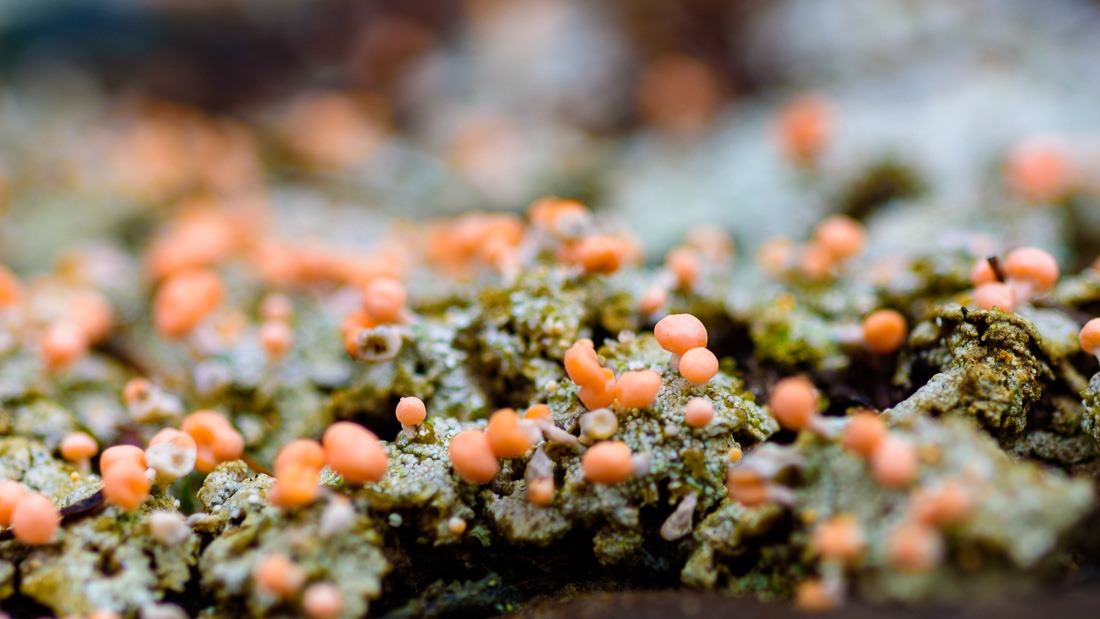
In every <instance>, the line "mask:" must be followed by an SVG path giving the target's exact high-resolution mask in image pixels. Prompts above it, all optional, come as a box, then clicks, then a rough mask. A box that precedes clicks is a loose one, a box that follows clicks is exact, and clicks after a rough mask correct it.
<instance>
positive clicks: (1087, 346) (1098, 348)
mask: <svg viewBox="0 0 1100 619" xmlns="http://www.w3.org/2000/svg"><path fill="white" fill-rule="evenodd" d="M1078 340H1079V341H1080V342H1081V350H1083V351H1085V352H1086V353H1088V354H1090V355H1096V354H1100V318H1093V319H1092V320H1090V321H1088V322H1086V323H1085V326H1083V327H1081V333H1080V334H1079V335H1078Z"/></svg>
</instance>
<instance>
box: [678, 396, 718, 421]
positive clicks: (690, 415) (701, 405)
mask: <svg viewBox="0 0 1100 619" xmlns="http://www.w3.org/2000/svg"><path fill="white" fill-rule="evenodd" d="M713 419H714V404H712V403H711V401H710V400H708V399H706V398H692V399H690V400H688V402H687V404H685V405H684V423H686V424H687V425H689V426H691V427H693V428H702V427H705V426H707V425H709V424H710V422H711V420H713Z"/></svg>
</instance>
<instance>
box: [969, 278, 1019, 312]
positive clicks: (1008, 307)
mask: <svg viewBox="0 0 1100 619" xmlns="http://www.w3.org/2000/svg"><path fill="white" fill-rule="evenodd" d="M974 303H975V305H977V306H978V307H980V308H982V309H984V310H991V309H994V308H997V309H999V310H1001V311H1003V312H1014V311H1016V292H1015V291H1014V290H1013V289H1012V287H1011V286H1009V285H1008V284H1002V283H1000V282H992V283H989V284H982V285H981V286H978V287H977V288H975V289H974Z"/></svg>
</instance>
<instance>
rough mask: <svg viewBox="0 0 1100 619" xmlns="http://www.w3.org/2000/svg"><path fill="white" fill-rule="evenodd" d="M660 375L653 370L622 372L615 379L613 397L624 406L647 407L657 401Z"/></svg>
mask: <svg viewBox="0 0 1100 619" xmlns="http://www.w3.org/2000/svg"><path fill="white" fill-rule="evenodd" d="M660 390H661V375H660V374H658V373H657V372H654V371H653V370H636V371H630V372H623V374H622V376H620V377H619V378H618V380H616V381H615V398H616V399H617V400H618V401H619V404H621V405H622V406H624V407H626V408H648V407H650V406H653V403H654V402H656V401H657V392H659V391H660Z"/></svg>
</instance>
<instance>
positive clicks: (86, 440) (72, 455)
mask: <svg viewBox="0 0 1100 619" xmlns="http://www.w3.org/2000/svg"><path fill="white" fill-rule="evenodd" d="M60 450H61V457H62V458H65V459H66V460H69V461H71V462H87V461H88V458H91V457H92V456H94V455H95V454H96V452H98V451H99V445H98V444H97V443H96V442H95V439H94V438H92V437H91V436H89V435H88V434H86V433H84V432H73V433H72V434H70V435H68V436H66V437H65V438H63V439H61V445H60Z"/></svg>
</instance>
